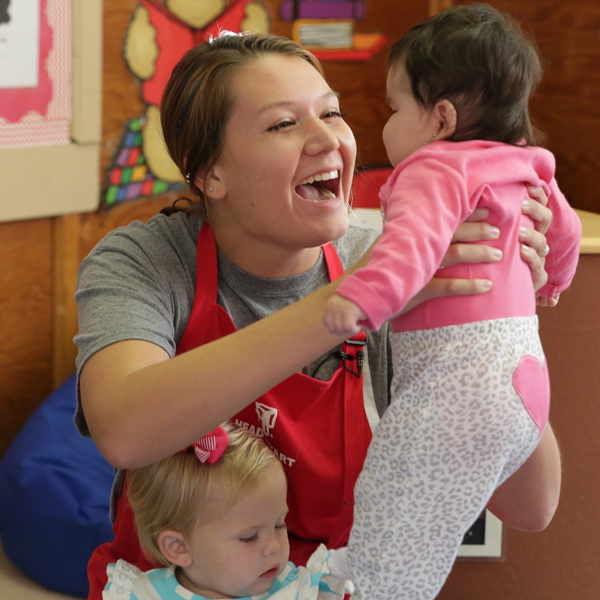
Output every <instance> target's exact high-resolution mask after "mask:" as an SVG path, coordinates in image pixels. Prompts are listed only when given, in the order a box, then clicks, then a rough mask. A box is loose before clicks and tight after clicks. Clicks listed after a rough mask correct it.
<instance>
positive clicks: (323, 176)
mask: <svg viewBox="0 0 600 600" xmlns="http://www.w3.org/2000/svg"><path fill="white" fill-rule="evenodd" d="M338 177H339V173H338V172H337V171H327V172H325V173H318V174H317V175H313V176H312V177H307V178H306V179H305V180H304V181H303V182H302V183H300V185H304V184H305V183H314V182H315V181H329V180H330V179H337V178H338Z"/></svg>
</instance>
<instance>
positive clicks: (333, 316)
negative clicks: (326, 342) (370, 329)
mask: <svg viewBox="0 0 600 600" xmlns="http://www.w3.org/2000/svg"><path fill="white" fill-rule="evenodd" d="M366 318H367V315H365V313H364V312H363V311H362V310H361V309H360V308H359V307H358V306H357V305H356V304H354V302H351V301H350V300H346V298H342V297H341V296H338V295H337V294H335V295H334V296H332V297H331V298H329V300H328V302H327V305H326V306H325V313H324V314H323V325H325V327H327V329H329V332H330V333H333V334H334V335H348V336H352V335H356V334H357V333H359V332H360V331H361V330H362V327H361V326H360V325H359V324H358V322H359V321H362V320H363V319H366Z"/></svg>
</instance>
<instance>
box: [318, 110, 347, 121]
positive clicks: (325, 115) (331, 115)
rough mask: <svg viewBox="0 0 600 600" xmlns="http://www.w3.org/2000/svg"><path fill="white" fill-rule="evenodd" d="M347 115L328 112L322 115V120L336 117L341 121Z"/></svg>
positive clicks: (335, 111) (336, 111) (332, 111)
mask: <svg viewBox="0 0 600 600" xmlns="http://www.w3.org/2000/svg"><path fill="white" fill-rule="evenodd" d="M347 114H348V113H342V112H340V111H339V110H330V111H328V112H326V113H325V114H324V115H323V117H322V118H323V119H331V118H333V117H337V118H339V119H343V118H344V117H345V116H346V115H347Z"/></svg>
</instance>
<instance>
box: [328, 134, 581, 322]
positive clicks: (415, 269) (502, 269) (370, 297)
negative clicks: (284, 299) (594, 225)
mask: <svg viewBox="0 0 600 600" xmlns="http://www.w3.org/2000/svg"><path fill="white" fill-rule="evenodd" d="M554 170H555V160H554V156H553V155H552V154H551V153H550V152H549V151H548V150H545V149H543V148H536V147H521V146H512V145H508V144H501V143H497V142H487V141H480V140H475V141H468V142H447V141H439V142H433V143H431V144H428V145H427V146H424V147H423V148H421V149H419V150H417V151H416V152H414V153H413V154H411V155H410V156H409V157H408V158H407V159H405V160H404V161H403V162H402V163H400V164H399V165H398V166H397V167H396V168H395V169H394V171H393V173H392V175H391V176H390V178H389V179H388V181H387V182H386V184H385V185H384V186H383V187H382V189H381V192H380V194H379V197H380V199H381V205H382V208H383V211H384V214H385V222H384V227H383V234H382V237H381V239H380V240H379V242H378V243H377V245H376V246H375V248H374V249H373V251H372V252H371V256H370V259H369V263H368V265H367V266H366V267H364V268H362V269H359V270H358V271H356V272H355V273H354V274H353V275H351V276H348V277H346V278H345V279H344V281H343V282H342V284H341V285H340V286H339V287H338V289H337V292H338V293H339V294H340V295H341V296H343V297H344V298H347V299H348V300H352V301H353V302H354V303H356V304H357V305H358V306H360V308H361V309H362V310H363V311H364V312H365V314H366V315H367V320H366V321H364V322H363V323H362V324H363V325H365V326H366V327H368V328H369V329H372V330H377V329H379V328H380V327H381V326H382V324H383V323H384V322H385V321H387V320H389V319H391V318H392V317H393V315H395V314H397V313H398V312H399V311H400V310H401V309H402V308H403V307H404V305H405V304H406V303H407V302H408V301H409V300H410V299H411V298H412V297H413V296H414V295H415V294H416V293H417V292H419V291H420V290H421V289H422V288H423V287H424V286H425V284H426V283H427V282H428V281H429V280H430V279H431V278H432V277H444V278H446V277H447V278H469V279H470V278H482V279H490V280H491V281H492V283H493V285H492V289H491V291H490V292H488V293H486V294H482V295H473V296H454V297H446V298H437V299H434V300H430V301H428V302H425V303H423V304H421V305H419V306H417V307H416V308H415V309H413V310H411V311H410V312H409V313H407V314H406V315H402V316H400V317H398V318H396V319H393V320H392V329H393V330H394V331H411V330H416V329H431V328H434V327H444V326H447V325H459V324H462V323H470V322H474V321H483V320H488V319H502V318H506V317H521V316H531V315H534V314H535V308H536V303H535V293H534V289H533V284H532V280H531V272H530V270H529V267H528V266H527V264H526V263H525V262H524V261H523V260H522V259H521V257H520V254H519V246H520V244H519V241H518V235H519V227H520V226H523V225H529V226H532V222H531V220H530V219H529V218H527V217H525V216H523V215H522V213H521V203H522V202H523V200H524V199H525V198H527V196H528V192H527V187H528V186H540V187H542V188H543V189H544V191H545V192H546V195H547V196H548V199H549V203H548V206H549V208H550V209H551V210H552V215H553V218H552V224H551V226H550V230H549V231H548V233H547V234H546V238H547V240H548V245H549V246H550V254H549V255H548V257H547V258H546V271H547V272H548V276H549V278H548V283H547V284H546V285H545V286H544V287H543V288H542V289H541V290H539V293H540V294H542V295H544V296H547V297H549V298H552V297H554V296H555V295H556V294H559V293H560V292H562V291H563V290H565V289H566V288H567V287H568V286H569V284H570V283H571V280H572V279H573V276H574V274H575V268H576V266H577V260H578V258H579V241H580V237H581V223H580V221H579V218H578V217H577V214H576V213H575V211H573V209H572V208H571V207H570V206H569V203H568V202H567V201H566V199H565V197H564V196H563V194H562V193H561V191H560V190H559V188H558V185H557V184H556V180H555V179H554ZM477 207H485V208H488V209H489V211H490V216H489V218H488V219H486V221H487V222H488V223H490V224H492V225H495V226H497V227H498V228H499V229H500V232H501V233H500V238H499V239H498V240H495V241H494V242H491V243H490V242H478V243H482V244H488V245H490V246H495V247H497V248H500V249H501V250H502V252H503V258H502V260H501V261H500V262H499V263H493V264H487V263H486V264H474V265H469V264H459V265H456V266H453V267H448V268H446V269H444V270H443V271H438V267H439V265H440V263H441V261H442V259H443V257H444V255H445V253H446V251H447V249H448V247H449V245H450V243H451V240H452V236H453V235H454V232H455V231H456V228H457V227H458V226H459V225H460V223H462V222H463V221H464V220H465V219H466V218H467V217H468V216H469V215H470V214H471V213H472V212H473V210H474V209H475V208H477Z"/></svg>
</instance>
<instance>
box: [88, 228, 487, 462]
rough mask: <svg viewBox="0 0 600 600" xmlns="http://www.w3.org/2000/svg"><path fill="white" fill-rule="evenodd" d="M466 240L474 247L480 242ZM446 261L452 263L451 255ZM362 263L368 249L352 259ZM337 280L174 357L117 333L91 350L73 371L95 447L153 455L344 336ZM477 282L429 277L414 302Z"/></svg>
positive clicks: (132, 457)
mask: <svg viewBox="0 0 600 600" xmlns="http://www.w3.org/2000/svg"><path fill="white" fill-rule="evenodd" d="M482 237H484V238H485V233H484V235H483V236H482ZM486 239H487V238H486ZM471 248H472V249H474V250H475V251H476V252H477V253H479V252H480V250H479V248H480V246H471ZM467 254H468V253H467ZM448 260H449V264H451V263H452V261H453V260H456V259H452V258H449V259H448ZM365 262H366V256H365V257H364V258H363V259H361V261H359V263H358V264H357V267H360V266H361V265H362V264H364V263H365ZM339 281H340V280H337V281H336V282H333V283H331V284H329V285H328V286H326V287H324V288H322V289H321V290H319V291H317V292H315V293H313V294H311V295H310V296H307V297H306V298H304V299H302V300H301V301H299V302H297V303H295V304H294V305H292V306H289V307H287V308H285V309H283V310H281V311H279V312H277V313H275V314H273V315H271V316H269V317H267V318H265V319H262V320H261V321H259V322H257V323H254V324H253V325H250V326H249V327H246V328H244V329H242V330H240V331H238V332H235V333H233V334H231V335H229V336H227V337H225V338H222V339H220V340H217V341H215V342H212V343H210V344H207V345H205V346H202V347H200V348H196V349H195V350H191V351H189V352H186V353H185V354H182V355H180V356H176V357H175V358H172V359H169V356H168V354H167V353H166V352H165V350H163V349H162V348H160V347H159V346H156V345H154V344H152V343H150V342H146V341H140V340H127V341H122V342H117V343H115V344H112V345H110V346H106V347H105V348H103V349H101V350H99V351H98V352H96V353H95V354H94V355H93V356H92V357H91V358H90V359H89V360H88V361H87V362H86V364H85V366H84V367H83V370H82V372H81V377H80V395H81V402H82V407H83V411H84V414H85V417H86V421H87V424H88V427H89V430H90V433H91V435H92V437H93V439H94V441H95V442H96V445H97V446H98V448H99V449H100V451H101V452H102V454H103V455H104V456H105V457H106V459H107V460H108V461H109V462H110V463H111V464H112V465H114V466H116V467H120V468H137V467H141V466H144V465H147V464H151V463H153V462H156V461H157V460H160V459H162V458H164V457H165V456H168V455H169V454H173V453H175V452H177V451H178V450H179V449H181V448H183V447H184V446H186V445H189V444H190V443H191V442H193V441H194V440H196V439H198V438H199V437H201V436H202V435H204V434H205V433H207V432H208V431H210V430H211V429H213V428H214V427H216V426H217V425H219V424H220V423H222V422H223V421H225V420H226V419H228V418H231V417H232V416H233V415H235V414H236V413H237V412H239V411H240V410H242V409H243V408H244V407H245V406H247V405H248V404H249V403H251V402H253V401H254V400H255V399H256V398H258V397H259V396H261V395H262V394H263V393H265V392H266V391H268V390H269V389H271V388H272V387H273V386H275V385H276V384H278V383H279V382H280V381H282V380H284V379H285V378H287V377H289V376H290V375H292V374H293V373H295V372H296V371H298V370H300V369H302V367H303V366H304V365H306V364H309V363H310V362H311V361H313V360H315V359H316V358H318V357H319V356H321V355H323V354H324V353H325V352H326V351H328V350H329V349H331V348H333V347H335V346H336V345H338V344H339V343H341V342H342V341H343V337H340V336H333V335H331V334H330V333H329V332H328V331H327V330H326V329H325V327H323V325H322V322H321V315H322V313H323V310H324V307H325V304H326V302H327V300H328V299H329V297H330V296H331V295H332V294H333V293H334V290H335V289H336V287H337V285H338V284H339ZM485 291H486V287H485V282H484V281H482V280H448V281H445V282H444V281H443V282H441V283H438V282H436V284H435V285H432V286H428V287H427V288H425V289H424V290H423V292H422V293H421V294H420V295H419V299H418V300H417V299H415V300H414V301H413V302H414V303H417V302H418V301H421V302H423V301H425V300H428V299H431V298H435V297H439V296H447V295H464V294H474V293H475V294H476V293H483V292H485Z"/></svg>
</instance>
